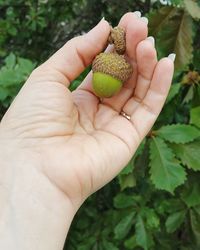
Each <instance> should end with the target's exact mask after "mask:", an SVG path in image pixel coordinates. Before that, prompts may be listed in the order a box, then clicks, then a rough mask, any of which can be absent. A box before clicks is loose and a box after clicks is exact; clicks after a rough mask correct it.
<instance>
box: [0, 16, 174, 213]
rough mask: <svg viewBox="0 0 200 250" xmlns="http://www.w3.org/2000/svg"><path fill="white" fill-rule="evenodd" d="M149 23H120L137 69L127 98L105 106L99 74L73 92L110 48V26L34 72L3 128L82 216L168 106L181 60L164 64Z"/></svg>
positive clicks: (128, 85) (18, 149)
mask: <svg viewBox="0 0 200 250" xmlns="http://www.w3.org/2000/svg"><path fill="white" fill-rule="evenodd" d="M145 21H146V20H143V19H142V18H139V17H137V15H135V14H133V13H128V14H126V15H124V16H123V17H122V19H121V21H120V23H119V25H120V26H122V27H124V28H125V30H126V43H127V44H126V47H127V50H126V53H127V56H128V57H129V59H130V61H131V63H132V65H133V68H134V73H133V75H132V77H131V78H130V79H129V80H128V82H127V83H125V84H124V86H123V89H122V90H121V91H120V93H119V94H117V95H116V96H114V97H112V98H109V99H108V98H104V99H103V100H99V98H98V97H96V96H95V95H94V93H93V90H92V87H91V86H92V85H91V73H89V75H88V76H87V77H86V79H85V80H84V81H83V83H82V84H81V85H80V86H79V88H78V89H77V90H75V91H74V92H72V93H71V92H70V91H69V90H68V87H69V85H70V82H71V81H72V80H73V79H75V78H76V77H77V76H78V75H79V74H80V73H81V72H82V71H83V70H84V68H85V67H87V66H88V65H89V64H91V62H92V60H93V59H94V57H95V56H96V55H97V54H98V53H100V52H101V51H102V50H103V48H104V47H105V45H106V41H107V38H108V35H109V31H110V27H109V24H108V23H107V22H106V21H104V20H102V21H101V22H100V23H99V24H98V25H97V26H96V27H95V28H94V29H93V30H91V31H90V32H89V33H87V34H86V35H83V36H80V37H76V38H74V39H72V40H70V41H69V42H68V43H67V44H66V45H65V46H64V47H62V48H61V49H60V50H59V51H58V52H56V53H55V54H54V55H53V56H52V57H51V58H50V59H49V60H47V61H46V62H45V63H44V64H42V65H41V66H39V67H38V68H37V69H35V70H34V72H33V73H32V74H31V76H30V77H29V79H28V80H27V82H26V84H25V85H24V87H23V88H22V90H21V91H20V93H19V94H18V96H17V97H16V99H15V100H14V102H13V103H12V105H11V107H10V108H9V110H8V112H7V113H6V115H5V116H4V118H3V120H2V122H1V126H0V135H1V136H0V139H1V140H4V141H6V145H8V147H10V148H13V152H14V151H15V152H16V154H19V155H21V157H22V158H23V160H24V161H26V157H27V161H29V159H30V155H31V158H34V162H35V163H34V168H37V170H38V174H41V175H45V176H46V177H47V179H48V181H49V183H51V185H54V186H56V188H57V189H58V190H60V191H61V192H64V194H65V195H66V196H67V197H68V198H69V199H70V201H71V202H72V204H73V205H74V207H75V208H76V209H77V208H78V207H79V206H80V204H81V203H82V202H83V201H84V200H85V198H86V197H87V196H88V195H90V194H91V193H92V192H94V191H96V190H97V189H99V188H100V187H102V186H103V185H105V184H106V183H107V182H109V181H110V180H111V179H113V178H114V177H115V176H116V175H117V174H118V173H119V172H120V170H122V168H123V167H124V166H125V165H126V164H127V163H128V161H129V160H130V159H131V157H132V155H133V154H134V152H135V151H136V149H137V147H138V146H139V144H140V143H141V141H142V139H143V138H144V137H145V135H146V134H147V133H148V131H149V130H150V128H151V127H152V125H153V124H154V122H155V120H156V118H157V116H158V114H159V113H160V111H161V109H162V106H163V104H164V101H165V99H166V96H167V93H168V90H169V88H170V84H171V79H172V75H173V61H172V60H171V59H170V58H163V59H162V60H160V61H159V62H158V61H157V56H156V50H155V48H154V45H153V43H152V39H146V37H147V23H146V22H145ZM122 110H123V111H124V112H125V113H127V114H128V115H129V116H130V120H128V119H126V118H125V117H123V116H122V115H121V114H120V112H121V111H122ZM25 152H26V153H25ZM27 171H29V170H27Z"/></svg>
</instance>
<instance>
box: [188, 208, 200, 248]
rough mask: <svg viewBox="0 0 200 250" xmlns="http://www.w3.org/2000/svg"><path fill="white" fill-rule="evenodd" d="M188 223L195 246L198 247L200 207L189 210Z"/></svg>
mask: <svg viewBox="0 0 200 250" xmlns="http://www.w3.org/2000/svg"><path fill="white" fill-rule="evenodd" d="M190 223H191V228H192V232H193V234H194V236H195V238H196V243H197V246H198V247H200V206H198V207H195V208H192V209H190ZM196 249H199V248H196Z"/></svg>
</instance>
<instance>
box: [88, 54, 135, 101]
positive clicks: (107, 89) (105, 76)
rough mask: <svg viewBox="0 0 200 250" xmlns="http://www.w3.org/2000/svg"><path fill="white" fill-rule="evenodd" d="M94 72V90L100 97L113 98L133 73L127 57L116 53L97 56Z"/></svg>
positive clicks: (94, 62) (93, 67)
mask: <svg viewBox="0 0 200 250" xmlns="http://www.w3.org/2000/svg"><path fill="white" fill-rule="evenodd" d="M92 70H93V80H92V82H93V89H94V92H95V94H96V95H97V96H99V97H111V96H113V95H115V94H117V93H118V92H119V91H120V89H121V87H122V84H123V83H124V82H126V81H127V80H128V79H129V78H130V76H131V75H132V72H133V69H132V66H131V65H130V63H128V62H127V61H126V59H125V57H124V56H122V55H118V54H116V53H101V54H99V55H98V56H96V58H95V60H94V61H93V64H92Z"/></svg>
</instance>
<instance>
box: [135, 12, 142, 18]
mask: <svg viewBox="0 0 200 250" xmlns="http://www.w3.org/2000/svg"><path fill="white" fill-rule="evenodd" d="M133 14H134V15H136V16H137V17H139V18H140V17H141V15H142V14H141V12H140V11H135V12H133Z"/></svg>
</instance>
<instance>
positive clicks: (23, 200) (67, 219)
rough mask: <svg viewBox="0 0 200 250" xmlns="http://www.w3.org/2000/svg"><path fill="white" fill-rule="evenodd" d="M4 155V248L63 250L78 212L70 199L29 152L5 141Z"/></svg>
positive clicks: (0, 233) (0, 232) (0, 148)
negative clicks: (43, 171) (21, 150)
mask: <svg viewBox="0 0 200 250" xmlns="http://www.w3.org/2000/svg"><path fill="white" fill-rule="evenodd" d="M0 152H1V153H0V172H1V174H0V182H1V185H0V194H1V196H0V202H1V208H0V217H1V220H0V249H11V250H12V249H22V250H23V249H42V250H45V249H48V250H50V249H54V250H56V249H62V247H63V244H64V241H65V238H66V234H67V231H68V229H69V227H70V224H71V221H72V219H73V217H74V215H75V212H76V211H75V209H74V207H73V205H72V203H71V201H70V199H68V197H67V196H66V195H65V194H64V193H62V192H61V191H60V190H59V189H58V188H57V187H56V186H55V185H53V184H52V183H51V182H50V180H49V179H48V178H47V177H46V176H45V175H44V174H42V172H41V171H40V167H39V166H37V164H38V161H37V160H36V159H35V155H33V154H30V153H29V152H28V150H26V149H24V150H23V153H22V152H20V150H19V149H18V150H16V148H12V147H11V146H10V145H8V144H7V143H6V142H4V143H3V144H2V143H1V144H0ZM11 244H13V245H11ZM16 246H17V247H16Z"/></svg>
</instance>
